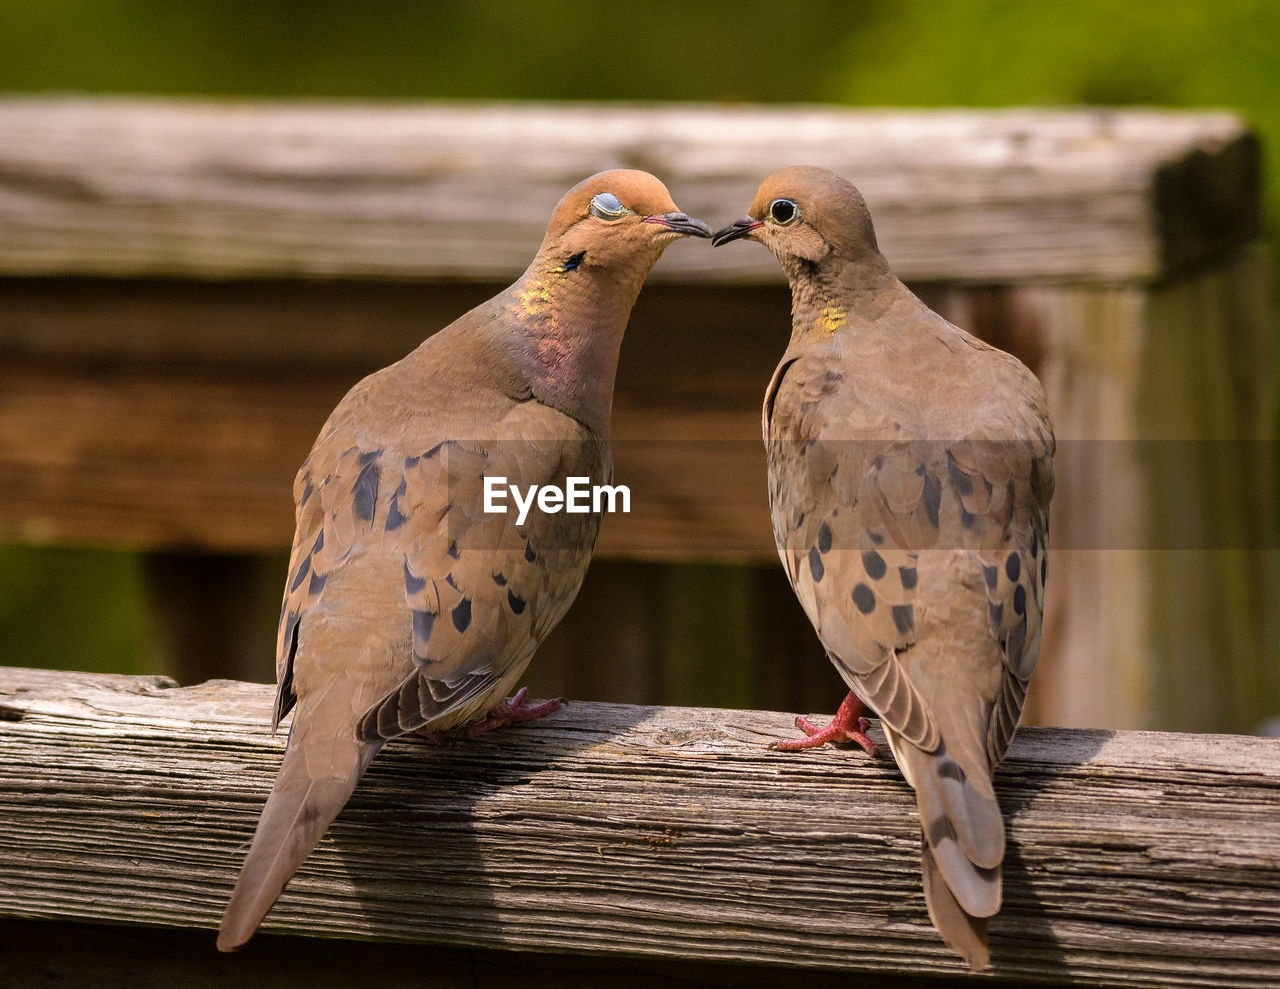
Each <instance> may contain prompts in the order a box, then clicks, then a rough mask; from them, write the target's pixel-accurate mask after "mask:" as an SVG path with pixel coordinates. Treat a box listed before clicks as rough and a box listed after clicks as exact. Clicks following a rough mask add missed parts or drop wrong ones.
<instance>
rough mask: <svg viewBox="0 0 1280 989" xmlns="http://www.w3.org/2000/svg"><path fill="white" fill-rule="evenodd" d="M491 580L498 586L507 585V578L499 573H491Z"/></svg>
mask: <svg viewBox="0 0 1280 989" xmlns="http://www.w3.org/2000/svg"><path fill="white" fill-rule="evenodd" d="M493 582H494V583H495V584H497V585H498V586H499V587H506V586H507V578H506V577H504V576H503V575H502V574H500V573H495V574H493Z"/></svg>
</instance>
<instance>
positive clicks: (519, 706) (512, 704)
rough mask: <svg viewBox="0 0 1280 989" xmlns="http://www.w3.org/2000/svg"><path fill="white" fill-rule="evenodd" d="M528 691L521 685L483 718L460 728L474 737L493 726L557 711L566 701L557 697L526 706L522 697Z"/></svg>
mask: <svg viewBox="0 0 1280 989" xmlns="http://www.w3.org/2000/svg"><path fill="white" fill-rule="evenodd" d="M528 692H529V688H528V687H521V688H520V689H519V690H517V691H516V693H515V696H514V697H508V698H507V699H506V700H504V701H500V702H499V703H498V706H497V707H495V708H494V709H493V710H492V711H490V712H489V713H488V714H486V715H485V716H484V717H483V718H480V719H479V720H478V721H473V722H471V724H469V725H466V726H465V727H464V728H463V729H462V730H463V733H464V734H465V735H466V737H467V738H475V737H477V736H479V735H483V734H485V732H490V731H493V729H495V728H501V727H502V726H503V725H515V724H519V723H520V722H521V721H532V720H534V719H535V718H541V717H543V716H544V715H547V714H550V713H551V712H552V711H559V710H560V708H561V707H562V706H563V705H564V704H565V703H567V702H566V701H565V699H564V698H563V697H557V698H554V699H552V700H549V701H543V702H542V703H541V704H530V705H527V706H526V705H525V702H524V698H525V695H526V694H527V693H528Z"/></svg>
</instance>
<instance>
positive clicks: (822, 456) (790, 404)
mask: <svg viewBox="0 0 1280 989" xmlns="http://www.w3.org/2000/svg"><path fill="white" fill-rule="evenodd" d="M796 370H797V371H799V372H800V373H799V374H797V375H796V379H797V380H795V381H793V382H791V383H790V384H786V383H785V382H781V383H779V385H778V386H777V387H776V389H775V390H774V391H771V393H770V400H771V402H772V406H771V407H769V406H768V405H767V408H766V440H767V444H768V451H769V464H770V481H771V489H770V496H771V502H772V506H773V518H774V529H775V536H776V538H777V540H778V546H779V550H780V552H781V555H782V558H783V562H784V565H785V566H786V569H787V573H788V575H789V577H790V578H791V582H792V585H793V587H794V588H795V590H796V594H797V597H798V598H799V600H800V602H801V604H802V606H803V607H804V608H805V611H806V612H807V613H808V615H809V617H810V619H811V620H812V621H813V624H814V627H815V628H816V629H817V631H818V634H819V637H820V638H821V639H822V641H823V644H824V645H825V646H826V648H827V650H828V654H829V655H830V656H831V658H832V661H833V663H835V664H836V666H837V668H838V669H840V670H841V672H842V675H843V676H844V678H845V679H846V681H847V682H848V683H849V685H850V686H851V687H852V688H853V689H854V690H855V691H857V692H858V694H859V695H860V696H861V697H863V699H864V700H866V701H867V702H868V703H869V704H870V705H871V706H872V707H873V708H874V709H875V710H876V711H877V713H879V714H880V716H881V717H882V718H883V719H884V721H885V723H886V725H887V726H888V727H890V728H891V729H892V730H894V731H895V732H897V733H898V734H899V735H901V736H902V737H904V738H906V739H907V740H909V741H911V742H912V743H913V744H915V745H917V746H919V747H920V748H921V749H923V750H925V751H934V750H936V749H937V747H938V744H939V741H940V736H939V727H938V724H937V721H936V719H935V717H934V716H933V713H932V712H931V710H930V708H929V702H928V699H927V697H925V696H922V695H921V693H920V691H919V690H918V689H917V685H916V684H913V683H912V682H911V680H910V678H909V676H908V675H907V673H906V672H905V666H904V664H903V662H901V661H900V660H899V656H900V655H902V654H904V653H905V652H906V651H907V650H909V649H910V648H911V647H912V646H913V645H914V644H915V643H916V632H917V625H918V619H919V618H920V614H919V612H918V609H919V608H921V607H927V606H929V605H928V601H927V600H925V599H922V597H921V594H922V588H921V587H920V585H919V579H920V578H919V570H918V568H917V564H918V562H919V554H920V553H922V552H930V553H932V552H936V551H946V550H954V549H964V550H972V551H974V552H975V554H976V556H977V557H978V561H980V565H981V567H982V570H981V572H982V575H983V579H984V580H985V581H986V586H987V597H988V609H987V611H988V616H987V617H988V622H989V623H990V630H991V634H992V635H993V636H994V637H995V638H996V639H997V641H998V643H999V646H1000V650H1001V653H1002V655H1003V657H1004V670H1003V675H1002V676H1001V677H1000V678H999V679H1000V687H999V690H998V691H997V696H996V697H993V698H991V701H992V703H993V710H992V711H991V715H990V719H989V722H988V726H989V730H988V732H987V743H986V748H987V752H986V756H987V758H989V759H990V760H991V764H992V765H994V763H995V762H996V761H998V760H999V758H1000V757H1002V756H1003V754H1004V751H1005V749H1006V748H1007V746H1008V742H1009V739H1010V737H1011V736H1012V731H1013V728H1014V726H1016V723H1017V718H1018V715H1019V713H1020V711H1021V706H1022V701H1023V698H1024V697H1025V693H1026V684H1027V680H1028V678H1029V677H1030V673H1031V669H1032V668H1033V667H1034V664H1035V657H1036V654H1037V652H1038V648H1039V628H1040V623H1039V622H1040V613H1041V610H1042V608H1043V575H1044V574H1043V563H1044V556H1045V535H1046V533H1047V505H1048V496H1049V495H1050V494H1051V493H1052V467H1051V460H1050V457H1051V453H1052V438H1051V436H1047V435H1041V434H1033V435H1034V436H1035V439H1034V440H1033V441H1025V440H1022V439H1019V440H1014V441H999V442H993V441H985V440H973V441H958V442H948V441H931V440H911V439H902V440H897V439H893V438H892V437H893V436H894V435H895V433H897V432H899V429H898V428H897V427H896V426H895V423H893V422H892V421H891V420H889V419H887V418H884V417H881V416H879V415H877V414H876V413H875V412H874V411H873V410H871V409H868V408H866V407H859V408H855V409H852V410H851V409H850V408H849V404H850V399H849V397H848V392H847V391H845V390H842V389H841V381H842V378H841V375H840V374H839V373H833V372H830V371H824V372H821V373H814V372H813V370H812V367H810V366H806V365H805V364H802V365H801V366H800V367H798V368H797V369H796ZM784 373H785V372H784ZM854 401H856V400H854ZM771 412H772V415H770V413H771ZM851 421H853V422H856V424H857V427H858V428H857V430H853V429H850V428H849V424H850V422H851ZM1033 549H1034V551H1035V552H1034V554H1033V552H1032V551H1033ZM1011 555H1013V556H1015V557H1017V560H1018V562H1017V563H1012V564H1011V563H1009V558H1010V556H1011ZM1024 558H1025V559H1024ZM978 561H975V563H974V564H973V566H975V568H976V566H977V565H978ZM923 590H924V591H925V592H926V598H928V597H932V596H936V595H937V594H938V593H939V592H940V591H942V592H945V589H941V588H936V587H933V588H925V589H923ZM975 617H976V616H975Z"/></svg>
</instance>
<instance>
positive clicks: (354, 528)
mask: <svg viewBox="0 0 1280 989" xmlns="http://www.w3.org/2000/svg"><path fill="white" fill-rule="evenodd" d="M325 453H326V448H325V447H324V446H322V445H320V444H317V447H316V449H315V450H313V451H312V456H311V457H308V458H307V460H306V461H305V462H304V463H303V465H302V467H301V469H300V470H299V471H298V475H297V478H296V479H295V480H294V484H293V494H294V502H295V504H296V506H297V509H296V517H297V527H296V529H295V530H294V536H293V552H292V554H291V556H290V558H289V572H288V577H287V579H286V581H285V589H284V605H283V607H282V608H281V611H280V627H279V631H278V634H277V637H276V684H277V686H276V704H275V714H274V719H273V722H272V728H273V729H274V728H275V727H276V726H278V725H279V723H280V720H281V719H282V718H283V717H284V716H285V715H286V714H288V713H289V710H290V709H291V708H292V707H293V705H294V703H295V702H296V701H297V696H296V695H295V693H294V689H293V663H294V659H295V657H296V655H297V650H298V626H299V623H300V622H301V620H302V616H303V615H304V614H305V613H306V612H307V611H309V610H310V609H311V608H313V607H314V606H315V605H316V604H317V603H318V602H319V601H320V599H321V596H322V595H323V594H324V588H325V584H326V582H327V581H328V579H329V575H330V574H332V573H333V571H334V569H335V568H337V567H339V566H341V565H342V563H343V562H344V561H345V560H346V559H347V557H348V555H349V554H350V552H351V550H352V549H353V548H354V547H355V546H356V545H357V543H359V542H360V541H361V540H368V539H369V538H371V533H372V531H373V517H374V513H375V510H376V505H377V500H378V489H379V484H380V478H381V472H382V467H383V465H382V451H381V450H377V449H373V450H362V449H361V448H360V447H359V446H351V447H348V448H346V449H345V450H344V451H342V453H340V454H339V455H338V457H337V458H336V459H335V460H334V462H333V463H332V464H327V465H326V464H324V456H325ZM313 460H314V461H318V464H317V466H316V468H315V469H313ZM317 473H319V474H320V476H318V477H317V476H316V475H317Z"/></svg>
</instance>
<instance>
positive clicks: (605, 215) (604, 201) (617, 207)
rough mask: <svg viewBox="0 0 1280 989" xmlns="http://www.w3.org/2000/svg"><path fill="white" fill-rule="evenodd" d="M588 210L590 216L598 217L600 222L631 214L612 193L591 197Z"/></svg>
mask: <svg viewBox="0 0 1280 989" xmlns="http://www.w3.org/2000/svg"><path fill="white" fill-rule="evenodd" d="M588 209H589V212H590V213H591V215H592V216H598V217H600V219H602V220H616V219H617V218H618V217H620V216H626V215H627V214H629V213H631V212H632V211H631V210H629V209H627V208H626V207H625V206H623V205H622V203H621V202H620V201H619V200H618V197H617V196H615V195H614V194H613V193H612V192H601V193H598V194H597V195H595V196H594V197H592V199H591V206H590V207H589V208H588Z"/></svg>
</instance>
